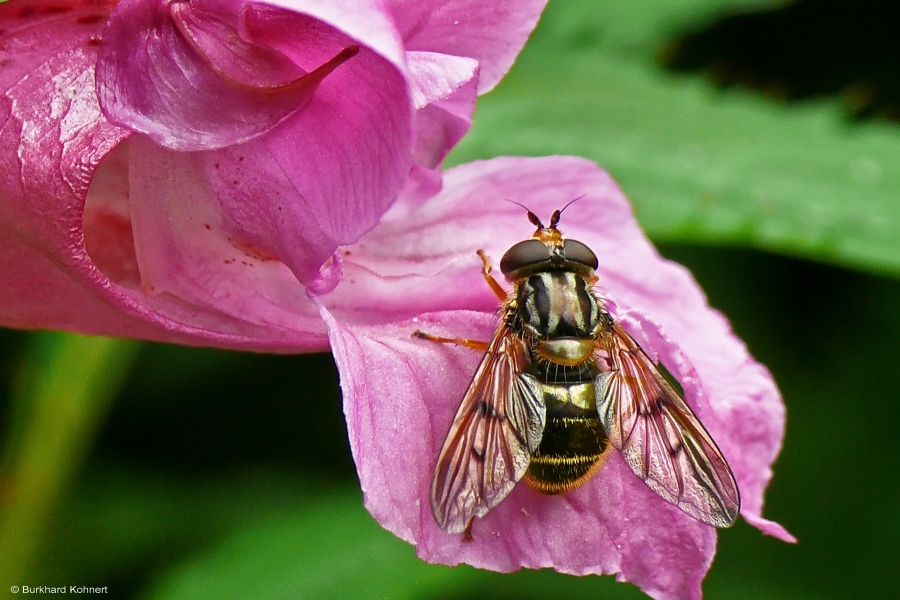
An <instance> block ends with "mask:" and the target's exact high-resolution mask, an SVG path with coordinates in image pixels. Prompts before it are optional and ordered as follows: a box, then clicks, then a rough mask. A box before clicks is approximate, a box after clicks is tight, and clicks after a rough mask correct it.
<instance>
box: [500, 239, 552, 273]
mask: <svg viewBox="0 0 900 600" xmlns="http://www.w3.org/2000/svg"><path fill="white" fill-rule="evenodd" d="M549 260H550V250H549V249H548V248H547V245H546V244H544V242H542V241H540V240H525V241H524V242H519V243H518V244H516V245H515V246H513V247H512V248H510V249H509V250H507V251H506V254H504V255H503V258H502V259H500V272H501V273H503V274H504V275H509V274H510V273H512V272H513V271H518V270H519V269H521V268H523V267H529V266H531V265H534V264H538V263H542V262H547V261H549Z"/></svg>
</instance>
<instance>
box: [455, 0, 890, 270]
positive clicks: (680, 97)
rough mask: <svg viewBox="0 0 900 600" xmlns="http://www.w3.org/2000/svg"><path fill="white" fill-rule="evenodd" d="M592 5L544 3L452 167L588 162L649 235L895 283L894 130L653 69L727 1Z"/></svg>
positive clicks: (833, 107) (822, 104)
mask: <svg viewBox="0 0 900 600" xmlns="http://www.w3.org/2000/svg"><path fill="white" fill-rule="evenodd" d="M750 4H752V3H743V4H738V5H736V6H744V7H746V6H748V5H750ZM593 6H594V3H561V2H552V1H551V3H550V6H549V7H548V9H547V12H546V15H545V17H544V20H543V21H542V22H541V24H540V25H539V28H538V31H537V32H536V34H535V36H534V39H533V42H532V43H530V44H529V45H528V46H527V47H526V49H525V51H524V52H523V54H522V55H521V57H520V59H519V61H518V63H517V64H516V66H515V67H514V69H513V71H512V72H511V73H510V75H509V76H508V77H507V78H506V79H505V80H504V81H503V82H502V83H501V84H500V85H499V86H498V87H497V89H496V90H495V91H493V92H492V93H490V94H488V95H487V96H485V97H484V98H482V99H481V100H480V101H479V104H478V109H477V111H476V114H475V125H474V127H473V129H472V131H471V133H470V134H469V135H468V136H467V137H466V138H465V139H464V140H463V142H462V143H461V144H460V146H459V147H458V148H457V150H455V151H454V153H453V154H452V156H451V157H450V160H449V161H448V164H459V163H462V162H466V161H470V160H474V159H478V158H489V157H493V156H497V155H528V156H534V155H547V154H575V155H581V156H585V157H588V158H591V159H593V160H595V161H596V162H597V163H599V164H600V165H601V166H602V167H604V168H605V169H607V170H608V171H610V173H612V175H613V176H614V177H615V178H616V180H617V181H618V182H619V183H620V185H622V187H623V189H624V191H625V192H626V194H627V195H628V196H629V197H630V198H631V200H632V201H633V203H634V205H635V211H636V214H637V217H638V219H639V220H640V222H641V223H642V225H643V226H644V227H645V228H646V230H647V231H648V233H649V234H650V235H651V237H653V238H654V239H655V240H658V241H679V242H684V241H700V242H705V243H720V244H722V243H725V244H743V245H748V246H752V247H756V248H760V249H767V250H774V251H778V252H782V253H786V254H793V255H799V256H805V257H810V258H814V259H817V260H822V261H827V262H834V263H838V264H842V265H846V266H852V267H857V268H860V269H865V270H869V271H875V272H882V273H889V274H897V273H900V169H898V168H897V167H896V165H898V164H900V129H898V128H897V127H896V126H893V125H889V124H884V123H867V124H851V123H849V122H847V120H846V119H844V118H842V116H841V114H840V111H839V108H838V106H837V104H836V102H832V101H827V102H826V101H819V102H808V103H805V104H798V105H779V104H775V103H773V102H769V101H766V100H764V99H763V98H760V97H757V96H754V95H753V94H751V93H749V92H746V93H745V92H721V91H717V90H716V89H715V88H714V87H713V86H712V85H711V84H710V83H708V82H707V81H706V80H704V79H701V78H699V77H684V76H678V75H675V74H670V73H666V72H665V71H664V70H663V69H662V68H661V67H659V66H658V65H657V64H656V63H655V62H654V60H653V56H654V53H656V52H658V50H659V48H660V47H662V45H663V44H664V43H665V42H666V41H667V39H670V37H669V36H672V35H673V34H674V32H675V28H677V27H678V26H680V25H683V24H684V23H685V22H687V21H688V20H689V18H690V17H692V16H693V18H694V19H700V20H701V21H702V19H708V18H710V16H711V15H715V14H721V10H722V8H723V7H725V6H728V3H718V2H705V3H699V4H696V3H687V2H679V3H677V4H672V3H652V2H647V3H643V2H641V3H638V4H635V3H632V2H627V1H625V0H619V1H616V2H608V3H602V8H600V7H599V6H601V5H598V8H597V9H596V10H593V9H592V8H590V7H593ZM567 200H569V198H560V203H561V205H562V203H564V202H566V201H567Z"/></svg>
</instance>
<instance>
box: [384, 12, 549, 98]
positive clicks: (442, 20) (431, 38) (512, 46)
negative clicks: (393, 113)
mask: <svg viewBox="0 0 900 600" xmlns="http://www.w3.org/2000/svg"><path fill="white" fill-rule="evenodd" d="M546 3H547V2H546V0H521V1H519V2H480V1H478V0H445V1H443V2H421V1H420V0H390V6H391V10H392V12H393V14H394V19H395V20H396V22H397V28H398V29H399V30H400V34H401V35H402V36H403V42H404V44H405V45H406V49H407V50H419V51H426V52H439V53H442V54H450V55H455V56H467V57H469V58H474V59H476V60H477V61H478V63H479V64H480V66H481V77H480V80H479V83H478V93H479V94H484V93H485V92H488V91H490V90H491V89H492V88H493V87H494V86H495V85H497V82H499V81H500V79H501V78H502V77H503V75H505V74H506V72H507V71H508V70H509V68H510V67H511V66H512V64H513V61H514V60H515V58H516V56H517V55H518V54H519V51H521V50H522V46H524V45H525V41H526V40H527V39H528V36H529V34H531V31H532V30H533V29H534V26H535V25H536V24H537V21H538V18H539V17H540V15H541V11H543V10H544V5H546Z"/></svg>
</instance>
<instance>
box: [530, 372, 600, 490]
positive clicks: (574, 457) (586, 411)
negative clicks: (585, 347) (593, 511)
mask: <svg viewBox="0 0 900 600" xmlns="http://www.w3.org/2000/svg"><path fill="white" fill-rule="evenodd" d="M542 387H543V389H544V403H545V405H546V406H547V424H546V426H545V427H544V435H543V437H542V438H541V443H540V445H539V446H538V448H537V450H536V451H535V452H534V453H533V454H532V455H531V462H530V463H529V465H528V471H527V472H526V473H525V477H524V480H525V482H526V483H528V485H530V486H531V487H533V488H535V489H536V490H538V491H540V492H543V493H545V494H558V493H560V492H565V491H568V490H571V489H573V488H575V487H577V486H579V485H581V484H582V483H584V482H585V481H587V480H588V479H590V478H591V476H592V475H593V474H594V473H596V472H597V470H598V469H599V468H600V467H601V466H602V465H603V461H604V460H605V458H606V454H607V452H608V451H609V449H610V448H611V446H610V444H609V439H608V438H607V437H606V433H604V431H603V428H602V426H601V425H600V418H599V416H598V415H597V407H596V400H595V398H594V383H593V381H586V382H585V381H582V382H574V383H544V384H543V386H542Z"/></svg>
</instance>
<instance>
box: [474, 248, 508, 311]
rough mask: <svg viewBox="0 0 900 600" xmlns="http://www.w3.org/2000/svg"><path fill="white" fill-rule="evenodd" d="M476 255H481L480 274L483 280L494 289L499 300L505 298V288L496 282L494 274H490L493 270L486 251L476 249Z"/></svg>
mask: <svg viewBox="0 0 900 600" xmlns="http://www.w3.org/2000/svg"><path fill="white" fill-rule="evenodd" d="M478 256H480V257H481V265H482V266H481V274H482V275H483V276H484V280H485V281H486V282H487V284H488V285H489V286H490V288H491V289H492V290H494V293H495V294H497V297H498V298H500V299H501V300H506V295H507V294H506V290H504V289H503V288H502V287H501V286H500V284H499V283H497V280H496V279H494V276H493V275H491V271H493V270H494V268H493V267H492V266H491V259H490V258H488V255H487V253H486V252H485V251H484V250H481V249H479V250H478Z"/></svg>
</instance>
